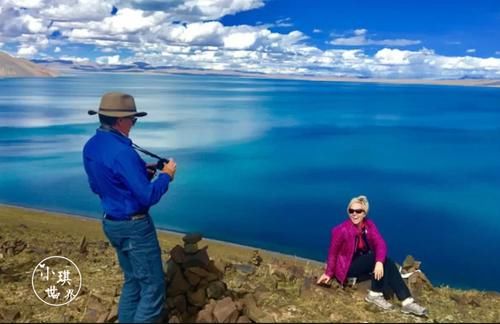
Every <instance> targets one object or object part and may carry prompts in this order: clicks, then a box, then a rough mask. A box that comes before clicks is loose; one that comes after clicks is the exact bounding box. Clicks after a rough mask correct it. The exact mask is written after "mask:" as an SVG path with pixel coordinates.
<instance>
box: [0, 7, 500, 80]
mask: <svg viewBox="0 0 500 324" xmlns="http://www.w3.org/2000/svg"><path fill="white" fill-rule="evenodd" d="M0 4H1V6H0V8H1V10H0V50H3V51H6V52H8V53H10V54H12V55H15V56H20V57H26V58H45V59H67V60H72V61H75V62H81V63H83V62H92V63H95V62H97V63H99V64H111V65H113V64H129V63H132V62H136V61H142V62H147V63H150V64H151V65H162V66H165V65H167V66H172V67H182V68H194V69H212V70H233V71H248V72H258V73H272V74H279V73H284V74H314V75H320V76H357V77H387V78H434V79H436V78H462V77H486V78H500V41H499V40H500V1H494V0H489V1H487V0H477V1H450V0H440V1H427V0H425V1H424V0H421V1H387V0H378V1H368V0H365V1H361V0H350V1H334V0H330V1H328V0H309V1H307V0H126V1H118V0H0Z"/></svg>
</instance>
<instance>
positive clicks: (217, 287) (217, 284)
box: [207, 281, 227, 299]
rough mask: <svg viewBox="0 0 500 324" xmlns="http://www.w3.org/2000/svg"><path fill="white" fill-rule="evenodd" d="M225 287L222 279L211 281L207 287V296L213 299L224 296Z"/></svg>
mask: <svg viewBox="0 0 500 324" xmlns="http://www.w3.org/2000/svg"><path fill="white" fill-rule="evenodd" d="M226 290H227V287H226V284H225V283H224V282H222V281H213V282H211V283H210V284H209V285H208V287H207V297H208V298H213V299H220V298H221V297H222V296H224V293H225V292H226Z"/></svg>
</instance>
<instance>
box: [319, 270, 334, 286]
mask: <svg viewBox="0 0 500 324" xmlns="http://www.w3.org/2000/svg"><path fill="white" fill-rule="evenodd" d="M331 279H332V278H331V277H330V276H327V275H326V274H324V273H323V274H322V275H321V277H319V279H318V281H317V282H316V283H317V284H318V285H320V284H328V282H329V281H330V280H331Z"/></svg>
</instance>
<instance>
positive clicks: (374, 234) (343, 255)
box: [325, 219, 387, 284]
mask: <svg viewBox="0 0 500 324" xmlns="http://www.w3.org/2000/svg"><path fill="white" fill-rule="evenodd" d="M365 224H366V238H367V240H368V244H369V245H370V249H371V250H372V252H373V253H375V260H376V261H380V262H385V257H386V255H387V245H386V244H385V241H384V239H383V238H382V235H380V233H379V231H378V230H377V227H376V226H375V224H374V223H373V222H372V221H371V220H369V219H365ZM356 234H357V228H356V225H354V224H353V223H352V221H351V220H350V219H348V220H346V221H345V222H343V223H342V224H340V225H338V226H336V227H334V228H333V230H332V242H331V243H330V250H329V251H328V259H327V261H326V270H325V274H326V275H327V276H329V277H331V278H333V277H335V278H337V280H338V281H339V282H340V283H341V284H344V283H345V281H346V279H347V273H348V272H349V267H350V266H351V261H352V257H353V256H354V252H355V251H356V246H355V244H356Z"/></svg>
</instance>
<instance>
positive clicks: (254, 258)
mask: <svg viewBox="0 0 500 324" xmlns="http://www.w3.org/2000/svg"><path fill="white" fill-rule="evenodd" d="M262 261H263V260H262V257H261V256H260V254H259V250H254V251H253V255H252V258H251V259H250V263H251V264H253V265H255V266H257V267H258V266H260V264H261V263H262Z"/></svg>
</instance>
